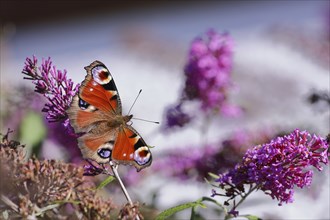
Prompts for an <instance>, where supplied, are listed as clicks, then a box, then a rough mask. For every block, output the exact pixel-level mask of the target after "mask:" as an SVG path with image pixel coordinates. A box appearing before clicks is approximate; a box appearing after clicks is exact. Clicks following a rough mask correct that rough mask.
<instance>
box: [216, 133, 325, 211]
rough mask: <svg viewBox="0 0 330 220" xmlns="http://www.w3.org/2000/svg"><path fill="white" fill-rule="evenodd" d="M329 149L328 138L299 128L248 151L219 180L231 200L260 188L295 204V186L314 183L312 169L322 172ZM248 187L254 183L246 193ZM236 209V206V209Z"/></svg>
mask: <svg viewBox="0 0 330 220" xmlns="http://www.w3.org/2000/svg"><path fill="white" fill-rule="evenodd" d="M328 150H329V144H328V143H327V141H326V140H325V139H323V138H321V137H319V136H316V135H311V134H309V133H308V132H306V131H299V130H298V129H296V130H294V131H293V132H292V133H291V134H289V135H287V136H284V137H278V138H276V139H273V140H272V141H270V143H268V144H263V145H258V146H255V147H254V148H252V149H250V150H248V151H247V152H246V154H245V156H244V157H243V161H242V162H241V163H240V164H237V165H236V167H235V168H234V169H232V170H230V171H229V172H227V173H225V174H222V175H220V178H219V179H218V180H217V181H218V182H219V183H220V188H222V189H224V190H225V192H226V193H225V194H226V196H227V197H229V199H228V200H227V202H228V201H229V200H232V199H235V197H236V196H242V198H243V197H244V195H248V194H249V193H250V192H251V191H253V190H255V189H259V190H262V191H264V192H265V193H266V194H267V195H270V196H271V197H272V198H273V199H277V200H278V201H279V205H282V204H283V203H291V202H292V201H293V194H294V190H293V188H294V186H298V187H300V188H303V187H305V186H309V185H310V184H311V182H312V177H313V171H311V170H308V168H311V167H315V168H316V169H317V170H319V171H321V170H322V166H321V165H322V164H328V156H329V153H328ZM244 186H250V191H249V192H247V193H245V192H244V190H245V189H246V188H245V187H244ZM212 195H215V192H214V191H213V192H212ZM234 201H235V200H234ZM235 208H236V206H235V205H234V207H233V209H232V210H235Z"/></svg>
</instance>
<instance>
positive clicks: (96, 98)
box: [67, 61, 122, 163]
mask: <svg viewBox="0 0 330 220" xmlns="http://www.w3.org/2000/svg"><path fill="white" fill-rule="evenodd" d="M85 69H86V71H87V75H86V77H85V80H84V81H83V82H82V83H81V86H80V88H79V92H78V94H77V95H76V96H75V97H74V98H73V101H72V104H71V106H70V108H69V109H68V111H67V112H68V116H69V119H70V124H71V125H72V127H73V128H74V130H75V132H76V133H80V134H82V135H81V136H80V137H79V138H78V145H79V147H80V149H81V152H82V154H83V157H84V158H90V159H93V160H95V161H97V162H99V163H106V162H108V161H109V159H110V156H111V150H112V148H113V144H114V140H115V138H116V135H117V134H116V133H117V131H118V129H113V128H111V127H109V126H108V122H109V121H111V120H113V118H114V117H115V116H116V115H121V113H122V107H121V102H120V97H119V94H118V91H117V87H116V84H115V82H114V80H113V78H112V75H111V73H110V71H109V70H108V69H107V68H106V66H105V65H104V64H103V63H102V62H100V61H94V62H93V63H91V64H90V65H89V66H87V67H85Z"/></svg>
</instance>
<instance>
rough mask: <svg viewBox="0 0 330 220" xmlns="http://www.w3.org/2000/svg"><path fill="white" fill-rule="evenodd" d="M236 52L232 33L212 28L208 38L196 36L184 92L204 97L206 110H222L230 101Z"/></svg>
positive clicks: (203, 107)
mask: <svg viewBox="0 0 330 220" xmlns="http://www.w3.org/2000/svg"><path fill="white" fill-rule="evenodd" d="M232 55H233V40H232V38H231V37H230V36H229V35H228V34H218V33H216V32H215V31H214V30H209V31H207V32H206V34H205V36H204V38H203V37H199V38H196V39H195V40H194V41H193V42H192V44H191V48H190V52H189V58H188V62H187V64H186V66H185V69H184V72H185V76H186V82H185V88H184V96H185V97H187V98H188V99H189V100H194V99H197V100H199V101H201V103H202V109H203V110H205V111H206V110H209V109H217V110H219V109H220V108H221V105H222V104H223V103H224V102H225V101H226V98H227V95H226V92H227V91H226V90H227V89H228V88H229V87H230V86H231V84H232V82H231V70H232Z"/></svg>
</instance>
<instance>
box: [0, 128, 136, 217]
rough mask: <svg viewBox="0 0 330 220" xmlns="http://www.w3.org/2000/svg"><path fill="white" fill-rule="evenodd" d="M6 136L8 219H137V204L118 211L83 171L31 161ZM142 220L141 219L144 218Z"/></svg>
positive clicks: (3, 162)
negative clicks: (98, 191) (100, 194)
mask: <svg viewBox="0 0 330 220" xmlns="http://www.w3.org/2000/svg"><path fill="white" fill-rule="evenodd" d="M10 132H11V131H10V130H8V132H7V134H5V135H3V138H2V140H1V142H0V177H1V179H5V180H6V181H2V182H1V184H0V194H1V199H0V212H1V213H5V214H6V215H7V216H8V219H12V218H18V219H36V218H42V219H78V218H79V219H113V218H117V217H118V219H135V217H136V216H137V215H139V216H141V214H140V212H139V207H138V205H135V206H134V207H131V206H130V205H126V206H125V207H123V208H122V209H119V208H118V206H117V205H115V204H114V203H113V201H112V200H111V199H110V198H104V196H102V197H101V196H99V195H98V194H97V191H96V190H95V185H94V183H93V182H90V181H87V179H86V178H85V177H84V176H83V169H82V168H81V167H76V166H75V165H73V164H69V163H63V162H58V161H54V160H38V159H36V158H30V159H29V160H28V161H26V158H25V154H26V152H25V151H24V148H23V146H22V145H20V144H19V143H18V142H17V141H12V140H9V139H8V134H9V133H10ZM141 217H142V216H141Z"/></svg>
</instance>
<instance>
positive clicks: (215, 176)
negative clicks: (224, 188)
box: [207, 172, 219, 179]
mask: <svg viewBox="0 0 330 220" xmlns="http://www.w3.org/2000/svg"><path fill="white" fill-rule="evenodd" d="M207 174H208V175H209V176H210V177H211V178H212V179H219V175H217V174H215V173H211V172H208V173H207Z"/></svg>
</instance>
